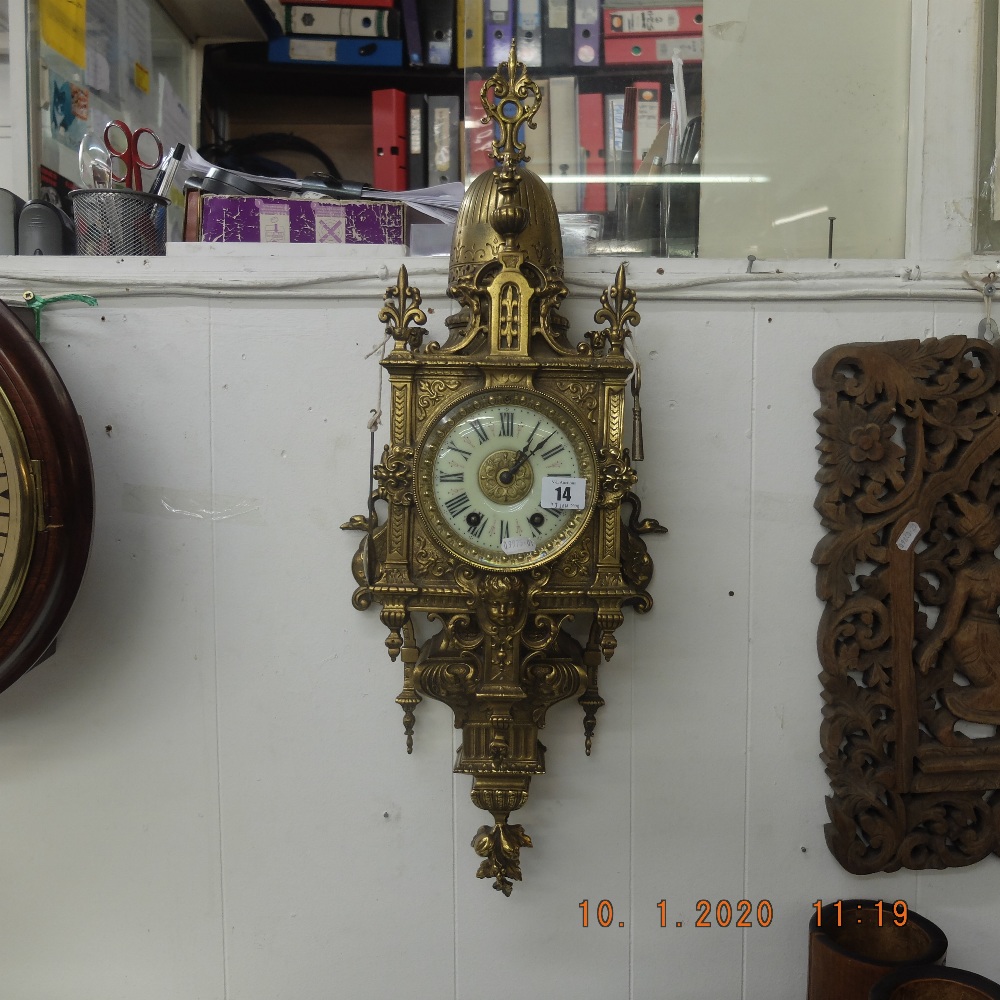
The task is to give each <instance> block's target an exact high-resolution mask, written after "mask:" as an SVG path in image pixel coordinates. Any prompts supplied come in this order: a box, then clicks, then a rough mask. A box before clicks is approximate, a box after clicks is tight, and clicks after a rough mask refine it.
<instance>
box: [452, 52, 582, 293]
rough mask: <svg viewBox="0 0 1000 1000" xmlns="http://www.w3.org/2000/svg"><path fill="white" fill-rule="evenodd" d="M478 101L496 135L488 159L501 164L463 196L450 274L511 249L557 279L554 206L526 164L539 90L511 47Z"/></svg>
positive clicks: (464, 271)
mask: <svg viewBox="0 0 1000 1000" xmlns="http://www.w3.org/2000/svg"><path fill="white" fill-rule="evenodd" d="M480 100H481V101H482V104H483V111H484V116H483V118H482V121H483V123H484V124H486V123H488V122H492V123H493V124H494V126H495V128H496V129H497V132H498V133H499V136H498V138H497V139H495V140H494V142H493V156H494V158H495V159H497V160H499V161H500V162H499V163H498V164H497V165H496V167H494V168H493V170H487V171H484V172H483V173H481V174H480V175H479V176H478V177H476V178H475V179H474V180H473V181H472V183H471V184H470V185H469V189H468V190H467V191H466V193H465V197H464V198H463V200H462V205H461V207H460V208H459V211H458V219H457V220H456V223H455V235H454V237H453V239H452V246H451V264H450V276H451V278H452V280H454V279H455V278H456V277H458V276H460V275H462V274H467V273H468V270H469V265H473V266H475V265H480V264H483V263H484V262H486V261H490V260H496V259H497V255H498V254H499V253H500V251H501V250H504V249H508V250H509V249H514V248H516V249H519V250H521V251H522V252H523V253H524V254H525V256H526V257H527V259H529V260H531V261H532V262H533V263H534V264H536V265H537V266H538V267H540V268H541V269H542V270H543V271H546V272H549V273H551V270H550V269H552V268H555V269H556V270H557V272H558V273H559V275H560V276H561V274H562V270H563V250H562V237H561V235H560V232H559V215H558V213H557V212H556V206H555V202H554V201H553V198H552V193H551V192H550V191H549V188H548V186H547V185H546V184H545V182H544V181H543V180H542V179H541V178H540V177H539V176H538V175H537V174H536V173H534V171H532V170H530V169H529V168H528V167H527V166H525V162H526V161H527V160H528V159H529V157H527V156H526V155H525V154H526V146H527V140H528V137H529V135H530V130H532V129H534V127H535V126H534V122H533V121H532V119H533V118H534V116H535V113H536V112H537V110H538V108H539V105H540V103H541V92H540V91H539V88H538V85H537V84H536V83H535V81H534V80H532V79H531V78H530V77H529V76H528V75H527V72H526V70H525V67H524V64H523V63H520V62H518V61H517V55H516V49H515V47H514V46H513V45H512V46H511V50H510V57H509V58H508V60H507V62H506V63H501V64H500V65H499V66H498V67H497V70H496V72H495V73H494V74H493V76H491V77H490V78H489V79H488V80H486V81H484V83H483V87H482V90H481V91H480ZM519 134H520V135H523V137H524V138H523V139H519V138H518V136H519Z"/></svg>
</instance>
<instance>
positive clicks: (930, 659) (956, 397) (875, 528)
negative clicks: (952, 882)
mask: <svg viewBox="0 0 1000 1000" xmlns="http://www.w3.org/2000/svg"><path fill="white" fill-rule="evenodd" d="M813 378H814V381H815V383H816V385H817V387H818V388H819V390H820V395H821V399H822V406H821V408H820V409H819V410H818V411H817V414H816V416H817V418H818V420H819V431H820V435H821V443H820V445H819V450H820V453H821V471H820V473H819V474H818V476H817V478H818V479H819V481H820V483H821V484H822V485H821V487H820V491H819V496H818V497H817V500H816V508H817V510H819V512H820V514H821V515H822V519H823V525H824V527H825V528H826V529H827V533H826V535H825V537H824V538H823V539H822V541H821V542H820V544H819V545H818V546H817V548H816V552H815V554H814V556H813V561H814V562H815V563H816V566H817V592H818V594H819V597H820V598H821V599H822V600H823V601H824V602H825V610H824V613H823V617H822V621H821V623H820V628H819V654H820V659H821V662H822V667H823V672H822V673H821V675H820V677H821V680H822V683H823V699H824V702H825V704H824V708H823V725H822V729H821V741H822V746H823V760H824V762H825V764H826V769H827V774H828V775H829V778H830V786H831V795H830V797H829V798H828V799H827V807H828V811H829V814H830V823H829V824H828V825H827V828H826V837H827V843H828V844H829V847H830V850H831V851H832V853H833V854H834V856H835V857H836V858H837V860H838V861H839V862H840V863H841V865H843V867H844V868H846V869H847V870H848V871H850V872H853V873H855V874H868V873H871V872H877V871H894V870H896V869H898V868H900V867H905V868H915V869H921V868H948V867H954V866H960V865H968V864H972V863H973V862H976V861H979V860H980V859H982V858H984V857H986V856H987V855H988V854H991V853H994V854H995V853H1000V736H998V734H997V727H998V726H1000V617H998V615H997V609H998V606H1000V558H998V554H997V550H998V546H1000V382H998V378H1000V350H998V349H997V347H995V346H994V345H991V344H988V343H986V342H985V341H979V340H970V339H967V338H966V337H961V336H954V337H946V338H944V339H942V340H936V339H929V340H923V341H918V340H906V341H896V342H893V343H875V344H848V345H845V346H842V347H837V348H834V349H832V350H830V351H827V352H826V353H825V354H824V355H823V356H822V357H821V358H820V359H819V361H818V362H817V364H816V367H815V369H814V371H813Z"/></svg>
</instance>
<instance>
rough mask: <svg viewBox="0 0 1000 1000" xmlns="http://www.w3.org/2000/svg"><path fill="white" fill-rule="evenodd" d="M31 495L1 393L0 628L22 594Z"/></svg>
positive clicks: (21, 446)
mask: <svg viewBox="0 0 1000 1000" xmlns="http://www.w3.org/2000/svg"><path fill="white" fill-rule="evenodd" d="M34 492H35V491H34V483H33V481H32V479H31V475H30V471H29V459H28V448H27V445H26V444H25V442H24V435H23V434H22V433H21V428H20V426H19V425H18V423H17V419H16V418H15V416H14V413H13V411H12V410H11V406H10V402H9V401H8V399H7V396H6V395H5V394H4V393H3V392H2V391H0V624H2V623H3V622H5V621H6V620H7V617H8V615H9V614H10V612H11V609H12V608H13V607H14V604H15V603H16V601H17V598H18V595H19V594H20V593H21V588H22V586H23V585H24V578H25V576H26V574H27V570H28V563H29V562H30V559H31V549H32V544H33V542H34V538H35V529H36V519H35V516H34V514H35V511H34V509H33V498H34Z"/></svg>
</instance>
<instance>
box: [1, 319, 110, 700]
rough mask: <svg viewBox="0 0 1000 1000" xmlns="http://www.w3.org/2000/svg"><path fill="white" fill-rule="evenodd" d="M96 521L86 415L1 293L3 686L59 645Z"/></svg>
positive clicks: (83, 567) (81, 577) (78, 585)
mask: <svg viewBox="0 0 1000 1000" xmlns="http://www.w3.org/2000/svg"><path fill="white" fill-rule="evenodd" d="M93 523H94V487H93V471H92V467H91V462H90V450H89V448H88V445H87V437H86V434H85V433H84V429H83V424H82V422H81V420H80V417H79V415H78V414H77V412H76V409H75V407H74V406H73V401H72V400H71V399H70V396H69V393H68V392H67V391H66V386H65V385H64V384H63V382H62V379H61V378H60V377H59V374H58V372H57V371H56V370H55V368H54V367H53V365H52V362H51V361H50V360H49V359H48V356H47V355H46V354H45V352H44V351H43V350H42V348H41V346H40V345H39V344H38V342H37V341H36V340H35V339H34V337H33V336H32V335H31V333H29V332H28V330H27V329H25V327H24V326H23V325H22V324H21V323H20V322H19V321H18V319H17V318H16V317H15V315H14V314H13V313H12V312H11V311H10V309H8V308H7V307H6V306H4V305H3V304H2V303H0V690H3V689H5V688H7V687H9V686H10V685H11V684H13V683H14V681H16V680H17V679H18V677H20V676H21V675H22V674H24V673H25V672H26V671H27V670H30V669H31V667H33V666H34V665H35V664H36V663H38V662H39V660H41V659H43V658H44V657H45V656H46V655H47V654H48V652H49V651H50V647H51V646H52V643H53V641H54V640H55V637H56V634H57V632H58V631H59V629H60V627H61V626H62V624H63V621H64V620H65V618H66V615H67V613H68V612H69V609H70V607H71V605H72V603H73V600H74V598H75V597H76V593H77V591H78V589H79V587H80V581H81V580H82V579H83V572H84V569H85V567H86V564H87V555H88V553H89V551H90V540H91V535H92V534H93Z"/></svg>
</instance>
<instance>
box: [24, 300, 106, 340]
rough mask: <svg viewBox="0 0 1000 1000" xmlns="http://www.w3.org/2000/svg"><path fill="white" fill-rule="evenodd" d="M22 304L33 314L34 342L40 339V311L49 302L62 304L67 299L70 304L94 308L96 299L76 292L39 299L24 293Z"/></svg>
mask: <svg viewBox="0 0 1000 1000" xmlns="http://www.w3.org/2000/svg"><path fill="white" fill-rule="evenodd" d="M22 298H23V299H24V304H25V305H26V306H27V307H28V308H29V309H30V310H31V311H32V312H33V313H34V314H35V340H39V341H40V340H41V339H42V310H43V309H44V308H45V307H46V306H47V305H48V304H49V303H50V302H62V301H64V300H66V299H69V300H70V301H72V302H84V303H86V304H87V305H88V306H96V305H97V299H95V298H94V296H93V295H79V294H77V293H76V292H69V293H67V294H66V295H49V296H47V297H46V298H40V297H39V296H37V295H36V294H35V293H34V292H30V291H29V292H25V293H24V295H23V296H22Z"/></svg>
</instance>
